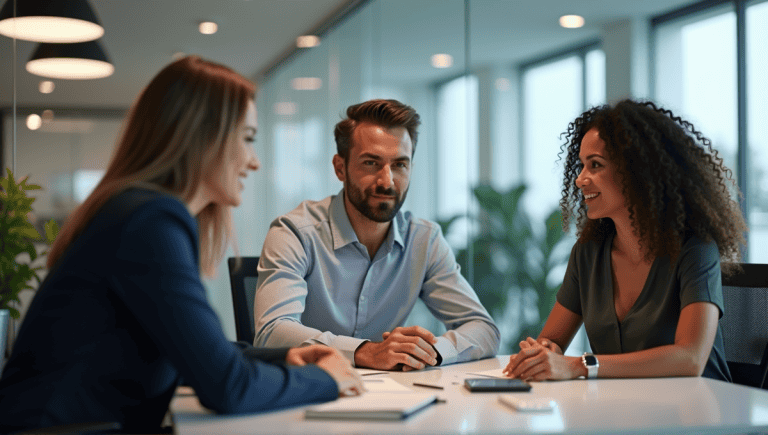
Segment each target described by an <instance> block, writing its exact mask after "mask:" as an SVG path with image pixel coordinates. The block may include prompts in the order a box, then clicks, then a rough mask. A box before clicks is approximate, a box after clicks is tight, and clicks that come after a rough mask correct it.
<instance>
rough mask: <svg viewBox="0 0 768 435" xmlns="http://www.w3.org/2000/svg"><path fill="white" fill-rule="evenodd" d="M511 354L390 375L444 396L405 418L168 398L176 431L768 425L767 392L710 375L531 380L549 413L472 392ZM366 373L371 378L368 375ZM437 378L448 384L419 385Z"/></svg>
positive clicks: (655, 430) (721, 429)
mask: <svg viewBox="0 0 768 435" xmlns="http://www.w3.org/2000/svg"><path fill="white" fill-rule="evenodd" d="M508 361H509V357H508V356H498V357H496V358H490V359H485V360H480V361H474V362H469V363H463V364H454V365H449V366H446V367H441V368H433V369H427V370H421V371H417V372H408V373H401V372H389V373H387V374H378V375H372V377H375V376H379V377H381V376H384V377H386V376H389V377H390V378H392V379H394V380H395V381H397V382H398V383H400V384H402V385H404V386H406V387H409V388H411V389H412V390H414V391H418V392H430V393H435V394H437V396H438V397H439V398H440V399H445V401H446V403H438V404H434V405H431V406H429V407H428V408H426V409H424V410H422V411H420V412H419V413H417V414H414V415H412V416H410V417H409V418H408V419H406V420H403V421H395V422H377V421H344V420H311V419H310V420H308V419H305V418H304V410H305V409H306V408H307V406H302V407H296V408H291V409H287V410H282V411H273V412H267V413H260V414H250V415H242V416H221V415H216V414H213V413H211V412H210V411H208V410H206V409H205V408H203V407H201V406H200V403H199V402H198V401H197V398H196V397H195V396H177V397H176V398H174V400H173V402H172V403H171V411H172V414H173V420H174V424H175V428H176V433H178V434H182V435H185V434H211V433H227V434H320V433H322V434H363V433H365V434H443V433H461V434H472V433H478V434H493V433H505V434H511V433H523V434H529V433H530V434H545V433H567V434H615V433H648V434H752V433H768V391H765V390H760V389H757V388H750V387H744V386H741V385H735V384H729V383H727V382H721V381H715V380H711V379H705V378H653V379H595V380H583V379H580V380H573V381H560V382H533V383H532V385H533V389H532V390H531V391H530V392H527V393H514V394H518V395H520V396H521V397H526V398H536V397H549V398H552V399H554V400H555V402H556V406H555V408H554V410H552V411H549V412H540V413H530V412H525V413H524V412H518V411H515V410H514V409H512V408H509V407H507V406H506V405H504V404H502V403H500V402H499V401H498V395H499V393H470V392H469V391H468V390H467V389H466V388H464V379H465V378H467V377H477V376H472V375H470V374H469V373H471V372H474V371H485V370H492V369H497V368H501V367H504V365H506V363H507V362H508ZM366 378H368V377H367V376H366ZM414 382H428V383H436V384H440V385H442V386H443V387H444V389H443V390H436V389H432V388H425V387H417V386H413V385H412V384H413V383H414Z"/></svg>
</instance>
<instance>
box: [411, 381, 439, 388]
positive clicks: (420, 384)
mask: <svg viewBox="0 0 768 435" xmlns="http://www.w3.org/2000/svg"><path fill="white" fill-rule="evenodd" d="M413 385H414V386H415V387H427V388H434V389H436V390H442V389H443V387H442V386H441V385H436V384H424V383H422V382H414V383H413Z"/></svg>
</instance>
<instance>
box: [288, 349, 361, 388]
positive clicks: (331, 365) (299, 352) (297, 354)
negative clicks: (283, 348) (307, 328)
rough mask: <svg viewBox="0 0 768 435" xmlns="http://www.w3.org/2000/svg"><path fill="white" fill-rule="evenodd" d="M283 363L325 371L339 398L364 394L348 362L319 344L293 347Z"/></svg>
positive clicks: (358, 379)
mask: <svg viewBox="0 0 768 435" xmlns="http://www.w3.org/2000/svg"><path fill="white" fill-rule="evenodd" d="M285 362H287V363H288V364H291V365H296V366H303V365H306V364H315V365H317V366H318V367H320V368H321V369H323V370H325V371H326V372H327V373H328V374H329V375H330V376H331V377H332V378H333V380H334V381H336V385H337V386H338V388H339V396H357V395H358V394H362V393H363V392H365V391H366V390H365V387H364V386H363V380H362V378H360V375H358V374H357V371H356V370H355V369H354V368H353V367H352V365H351V364H350V362H349V360H347V359H346V358H344V356H343V355H342V354H341V353H340V352H339V351H338V350H336V349H334V348H332V347H328V346H323V345H321V344H313V345H311V346H304V347H294V348H291V349H289V350H288V353H287V354H286V356H285Z"/></svg>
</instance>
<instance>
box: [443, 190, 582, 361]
mask: <svg viewBox="0 0 768 435" xmlns="http://www.w3.org/2000/svg"><path fill="white" fill-rule="evenodd" d="M525 190H526V186H525V185H524V184H520V185H518V186H515V187H512V188H511V189H509V190H508V191H504V192H500V191H497V190H496V189H494V188H493V187H492V186H489V185H480V186H477V187H475V188H474V189H473V193H474V196H475V199H476V200H477V202H478V204H479V205H480V209H481V213H480V215H479V216H469V217H468V218H469V219H470V220H471V221H473V222H475V223H476V224H477V227H478V228H479V231H478V232H477V234H475V235H474V236H473V238H472V239H471V240H470V241H469V243H468V246H467V247H466V248H464V249H459V250H458V251H457V252H456V260H457V262H458V263H459V265H460V266H461V268H462V273H463V274H464V275H465V277H466V278H467V279H469V277H468V276H467V274H468V271H469V262H470V261H472V271H473V273H472V280H471V281H470V284H472V287H473V288H474V289H475V292H476V293H477V296H478V297H479V298H480V302H481V303H482V304H483V306H485V307H486V309H487V310H488V311H489V312H490V314H491V316H493V318H494V319H496V320H497V324H498V326H499V328H500V329H501V332H502V343H501V350H500V352H501V353H510V352H511V351H512V348H513V347H514V346H515V345H517V343H518V342H519V341H521V340H522V339H525V338H526V337H528V336H533V337H536V336H537V335H538V333H539V332H540V331H541V328H542V327H543V326H544V322H545V321H546V319H547V316H548V315H549V312H550V310H551V309H552V307H553V306H554V304H555V296H556V294H557V290H558V289H559V288H560V285H561V283H562V274H561V275H560V276H555V275H554V274H553V271H555V269H557V268H562V267H564V266H565V264H566V263H567V258H568V251H563V249H556V248H558V245H560V243H561V242H562V241H563V239H564V235H565V234H564V233H563V230H562V221H563V216H562V213H561V212H560V209H559V208H556V209H554V210H552V212H550V213H549V215H548V216H547V218H546V219H545V220H544V222H541V223H539V222H535V221H534V220H533V219H531V217H530V216H529V215H528V213H527V212H526V211H525V210H524V207H523V204H522V202H521V198H522V196H523V194H524V193H525ZM462 218H465V216H464V215H459V216H454V217H452V218H450V219H449V220H446V221H443V222H440V224H441V226H442V229H443V233H445V234H448V232H449V231H450V227H451V226H452V225H453V223H454V222H456V221H457V220H459V219H462ZM537 226H538V228H537ZM562 272H564V270H563V271H562ZM554 273H555V274H556V273H557V272H554ZM550 275H552V276H550Z"/></svg>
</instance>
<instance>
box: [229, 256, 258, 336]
mask: <svg viewBox="0 0 768 435" xmlns="http://www.w3.org/2000/svg"><path fill="white" fill-rule="evenodd" d="M227 265H228V266H229V281H230V283H231V285H232V305H233V308H234V311H235V331H236V333H237V341H245V342H248V343H250V344H253V338H254V336H255V335H256V330H255V327H254V323H253V299H254V297H255V295H256V283H257V280H258V277H259V273H258V271H257V269H256V268H257V266H258V265H259V257H240V267H237V258H235V257H230V258H228V259H227Z"/></svg>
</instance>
